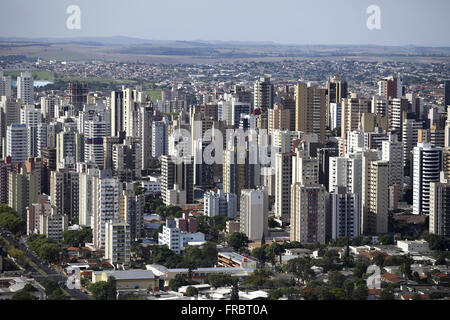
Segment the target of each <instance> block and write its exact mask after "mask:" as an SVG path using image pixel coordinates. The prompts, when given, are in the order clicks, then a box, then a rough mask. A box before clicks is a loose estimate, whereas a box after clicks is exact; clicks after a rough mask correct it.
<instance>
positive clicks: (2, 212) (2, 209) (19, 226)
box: [0, 204, 26, 234]
mask: <svg viewBox="0 0 450 320" xmlns="http://www.w3.org/2000/svg"><path fill="white" fill-rule="evenodd" d="M0 226H1V227H3V228H5V229H6V230H8V231H10V232H12V233H14V234H22V233H24V232H25V229H26V222H25V221H24V220H23V219H22V218H20V217H19V216H17V214H16V212H15V211H14V210H13V209H12V208H10V207H8V206H6V205H4V204H2V205H1V206H0Z"/></svg>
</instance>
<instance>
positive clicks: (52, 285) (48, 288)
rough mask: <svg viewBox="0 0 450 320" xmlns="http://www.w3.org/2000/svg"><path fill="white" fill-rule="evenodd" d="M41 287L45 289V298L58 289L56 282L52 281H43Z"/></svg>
mask: <svg viewBox="0 0 450 320" xmlns="http://www.w3.org/2000/svg"><path fill="white" fill-rule="evenodd" d="M42 285H43V286H44V288H45V294H46V295H47V296H49V295H51V294H52V292H53V291H55V290H56V289H59V285H58V282H57V281H54V280H45V281H44V282H43V283H42Z"/></svg>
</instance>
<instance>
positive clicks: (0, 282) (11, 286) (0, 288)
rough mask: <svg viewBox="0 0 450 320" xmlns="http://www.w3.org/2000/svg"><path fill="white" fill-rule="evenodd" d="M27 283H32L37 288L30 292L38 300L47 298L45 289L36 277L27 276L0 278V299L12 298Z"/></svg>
mask: <svg viewBox="0 0 450 320" xmlns="http://www.w3.org/2000/svg"><path fill="white" fill-rule="evenodd" d="M27 284H31V285H32V286H33V287H34V289H35V290H33V291H30V292H29V293H30V294H31V295H33V296H35V297H36V298H38V300H45V299H46V295H45V289H44V288H43V287H42V286H41V285H39V284H38V283H37V282H36V281H35V280H34V279H28V278H25V277H8V278H0V300H10V299H11V298H12V297H13V296H14V295H15V294H16V293H18V292H20V291H21V290H23V288H25V286H26V285H27Z"/></svg>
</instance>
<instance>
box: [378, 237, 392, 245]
mask: <svg viewBox="0 0 450 320" xmlns="http://www.w3.org/2000/svg"><path fill="white" fill-rule="evenodd" d="M378 242H380V243H381V244H383V245H389V244H394V239H393V237H392V236H391V235H388V234H383V235H381V236H379V237H378Z"/></svg>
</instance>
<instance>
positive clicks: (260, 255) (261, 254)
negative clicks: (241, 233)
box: [252, 247, 268, 263]
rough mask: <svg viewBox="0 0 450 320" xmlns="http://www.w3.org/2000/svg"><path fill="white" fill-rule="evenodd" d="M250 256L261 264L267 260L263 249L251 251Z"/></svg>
mask: <svg viewBox="0 0 450 320" xmlns="http://www.w3.org/2000/svg"><path fill="white" fill-rule="evenodd" d="M252 256H253V257H255V258H256V259H258V261H259V262H261V263H265V262H266V261H267V260H268V259H267V256H266V250H265V248H263V247H261V248H255V249H253V250H252Z"/></svg>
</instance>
